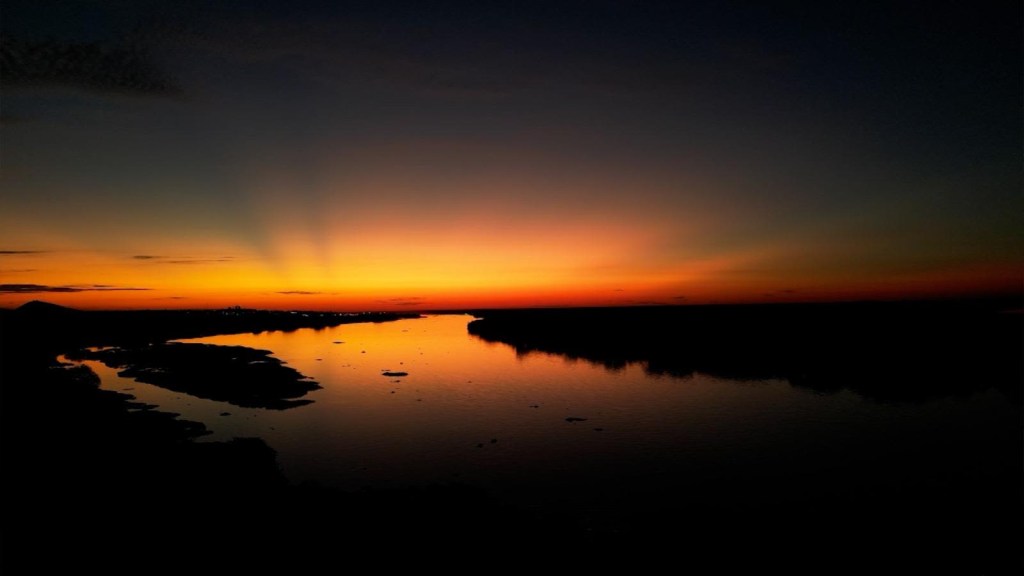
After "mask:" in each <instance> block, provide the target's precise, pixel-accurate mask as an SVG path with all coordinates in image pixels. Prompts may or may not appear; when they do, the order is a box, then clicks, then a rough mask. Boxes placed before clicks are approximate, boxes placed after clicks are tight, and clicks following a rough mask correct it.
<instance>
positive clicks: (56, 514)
mask: <svg viewBox="0 0 1024 576" xmlns="http://www.w3.org/2000/svg"><path fill="white" fill-rule="evenodd" d="M1009 307H1011V308H1012V307H1013V306H1012V303H1011V306H1009ZM1006 308H1007V305H1006V303H997V304H993V303H991V302H987V303H957V304H955V305H951V304H949V303H944V304H914V305H895V304H894V305H843V306H824V305H822V306H803V307H735V308H730V307H717V308H662V309H658V308H645V309H618V310H616V309H605V310H537V311H484V312H480V313H479V315H480V316H481V317H482V318H483V319H482V320H479V321H476V322H474V323H472V324H471V325H470V331H471V332H472V333H474V334H476V335H478V336H480V337H482V338H485V339H488V340H495V341H502V342H506V343H509V344H511V345H513V346H515V347H516V348H517V350H519V351H520V352H522V353H528V352H529V351H532V350H542V351H547V352H552V353H558V354H564V355H567V356H571V357H577V358H583V359H586V360H589V361H594V362H599V363H602V364H604V365H605V366H607V367H609V368H611V369H615V368H617V367H621V366H623V365H625V363H628V362H641V363H643V364H644V366H645V367H646V369H647V370H649V371H652V372H660V373H671V374H675V375H686V374H689V373H692V372H694V371H696V372H706V373H712V374H718V375H723V376H729V377H736V378H766V377H779V378H787V379H789V380H790V382H792V383H793V384H794V385H800V386H808V387H811V388H814V389H816V390H820V391H822V392H827V391H831V390H836V389H839V388H843V387H846V388H849V389H852V390H855V391H857V392H859V393H861V394H863V395H865V396H866V397H868V398H871V399H873V400H875V401H896V402H908V401H909V402H913V401H920V400H924V399H927V398H929V397H933V396H935V395H950V394H952V395H957V394H971V393H973V392H975V391H977V390H979V389H982V388H985V387H993V386H994V387H997V388H999V389H1000V390H1001V391H1002V392H1003V393H1005V394H1007V395H1009V396H1010V397H1012V398H1015V399H1016V400H1015V401H1016V402H1017V404H1018V405H1019V399H1020V387H1021V370H1022V361H1021V353H1022V352H1021V335H1022V332H1021V315H1020V314H1015V313H1005V312H1003V311H1004V310H1005V309H1006ZM104 314H106V315H104ZM396 317H397V316H387V315H381V316H374V317H338V316H336V315H317V314H309V315H307V316H301V315H285V314H279V313H265V314H264V313H243V312H240V311H236V313H234V314H233V313H230V312H202V313H165V312H154V313H103V314H101V313H80V312H75V311H69V310H67V309H60V308H54V307H49V306H46V305H42V304H38V305H34V306H30V307H27V308H26V309H24V310H21V311H18V312H6V313H4V315H3V316H0V337H2V348H0V351H2V356H0V383H2V397H0V402H2V403H0V407H2V437H0V439H2V444H0V448H2V453H0V455H2V467H0V469H2V471H3V474H4V482H3V485H2V486H3V487H2V494H3V509H2V512H0V514H2V517H3V520H2V523H3V533H2V537H3V539H2V551H0V553H2V557H0V558H2V568H3V573H5V574H6V573H11V574H15V573H26V572H28V573H36V572H46V571H48V570H47V569H48V568H56V567H63V568H64V569H67V568H68V567H75V568H77V569H84V568H86V567H89V568H94V567H95V568H99V569H101V570H103V571H104V572H106V573H118V572H123V573H129V572H130V573H136V572H139V571H148V570H149V569H150V568H151V567H154V566H159V567H161V568H165V569H168V570H170V569H176V570H182V571H186V572H200V573H205V572H210V571H213V570H225V569H228V570H232V571H237V570H244V569H253V568H255V569H259V570H261V572H265V571H269V570H273V569H280V570H287V571H288V572H289V573H312V572H314V571H315V572H317V573H319V572H323V571H325V570H330V571H342V570H346V571H347V570H360V569H365V567H366V566H372V567H374V569H375V570H389V569H398V568H406V569H408V568H426V567H431V568H440V569H446V570H450V571H460V572H461V571H467V572H468V571H472V572H474V573H477V572H481V571H489V570H492V569H495V568H496V569H498V570H501V569H502V568H513V567H517V568H525V569H545V570H546V569H570V570H574V571H587V572H591V571H596V572H598V573H605V572H608V571H611V570H615V571H624V570H629V571H630V573H640V572H646V571H651V570H654V569H655V568H656V567H659V568H663V567H665V566H667V567H668V568H669V569H672V570H673V571H681V572H697V573H709V572H713V573H731V572H735V571H737V570H741V569H746V570H752V569H756V570H759V571H762V570H765V569H768V568H778V569H779V570H780V571H783V572H805V573H844V572H846V573H858V574H862V573H895V572H909V573H955V574H962V573H971V574H995V573H1013V572H1014V570H1015V569H1018V568H1019V567H1020V563H1021V548H1020V546H1021V544H1020V542H1021V535H1022V519H1024V499H1022V488H1021V477H1022V467H1024V463H1022V459H1024V456H1022V455H1021V445H1022V441H1021V434H1022V433H1024V432H1022V431H1024V427H1021V426H1018V427H1017V433H1016V434H1015V435H1011V436H1009V437H1007V438H1006V441H1005V442H1003V443H1001V444H999V445H989V446H970V445H968V446H950V447H949V448H951V452H956V453H957V454H964V453H971V454H974V453H976V454H977V462H978V463H980V464H983V466H979V467H976V468H975V467H971V466H966V467H965V466H961V465H960V464H958V465H957V466H954V467H952V468H950V469H949V470H948V474H946V475H944V476H943V477H938V478H933V479H928V481H927V482H924V483H921V484H915V485H906V484H905V483H899V482H896V483H891V484H886V483H884V482H882V483H878V484H877V488H876V487H875V484H872V482H876V481H877V480H878V479H877V478H873V477H870V475H869V474H868V473H866V472H864V471H858V470H857V469H842V471H841V474H842V476H841V477H842V481H841V482H839V483H838V484H837V483H836V482H835V480H836V478H840V476H839V474H840V473H838V472H837V473H836V475H834V476H830V475H829V474H821V473H820V471H821V468H820V467H810V468H801V467H799V466H790V465H789V464H787V463H780V462H766V466H767V467H768V468H769V469H771V470H778V471H780V472H779V474H778V475H777V476H778V477H777V478H775V479H774V480H773V479H771V475H770V474H769V475H763V476H762V477H760V478H758V480H757V482H756V484H755V483H754V482H753V481H752V480H750V479H747V478H743V477H736V476H734V475H730V474H729V473H728V471H727V470H723V471H722V478H721V481H720V482H716V483H713V484H706V485H701V486H699V487H698V488H699V491H700V493H699V494H694V495H693V498H690V499H689V500H688V501H689V502H690V503H691V504H690V505H688V506H687V507H685V508H678V507H666V506H664V505H663V504H662V503H660V502H659V501H658V500H657V499H656V498H653V497H652V499H651V500H650V501H648V502H646V503H645V504H644V505H642V506H638V507H637V509H635V510H634V511H633V512H631V513H630V517H629V518H625V519H623V520H624V521H623V522H617V523H615V524H614V525H602V524H595V523H594V522H592V521H590V520H589V519H588V518H587V517H586V516H585V515H581V514H579V513H578V511H573V510H571V509H569V508H558V507H557V506H554V507H552V506H547V507H544V508H532V507H522V506H519V507H513V506H510V505H508V504H506V503H503V502H499V501H495V500H493V499H492V498H491V497H490V496H489V495H488V494H486V493H484V492H482V491H478V490H476V489H475V488H473V487H468V486H458V485H447V486H431V487H423V488H421V489H416V490H401V491H381V490H372V489H367V490H364V491H359V492H354V493H346V492H339V491H335V490H330V489H326V488H320V487H317V486H308V485H303V486H296V485H293V484H290V483H289V482H288V480H287V479H286V478H284V477H283V475H282V474H281V473H280V471H279V469H278V467H277V463H276V460H275V455H274V452H273V450H272V449H271V448H270V447H268V446H267V445H266V444H265V443H264V442H263V441H261V440H259V439H239V440H235V441H233V442H227V443H205V442H203V443H199V442H193V441H192V440H193V439H195V438H196V437H198V436H200V435H202V434H203V433H204V432H205V430H204V428H203V426H202V425H201V424H197V423H189V422H183V421H181V420H178V419H176V418H174V417H173V415H167V414H163V413H159V412H155V411H153V410H147V409H145V408H146V407H143V406H138V405H136V404H134V403H133V402H132V399H131V398H130V397H129V396H126V395H124V394H119V393H115V392H106V391H102V390H100V389H99V388H98V387H97V379H96V376H95V375H94V374H92V373H91V372H90V371H88V370H86V369H83V368H74V367H69V366H64V365H60V364H58V363H56V356H57V354H61V353H67V352H71V351H73V350H79V349H81V348H82V347H85V346H117V347H118V348H117V349H116V350H115V351H113V352H110V354H112V355H114V356H125V357H120V358H113V359H109V360H111V362H113V363H115V364H124V365H129V366H131V365H135V366H137V367H138V366H149V367H151V368H152V367H153V366H158V367H159V366H172V367H177V368H181V367H182V366H187V365H188V364H189V361H187V360H181V359H175V358H173V357H174V356H175V355H176V354H178V353H179V352H181V351H180V350H175V349H174V347H175V346H180V345H165V344H162V343H163V342H165V341H166V340H167V339H170V338H186V337H195V336H202V335H210V334H216V333H232V332H243V331H245V332H248V331H258V330H271V329H295V328H299V327H305V326H310V327H317V326H328V325H333V324H336V323H341V322H344V321H349V322H355V321H384V320H390V319H393V318H396ZM666 330H667V332H666ZM665 334H669V335H670V336H669V337H666V336H665ZM150 344H152V346H150ZM168 346H169V347H170V348H168ZM125 350H130V352H125ZM246 350H248V349H246ZM199 353H200V354H202V353H204V352H199ZM249 353H255V354H257V356H258V355H259V351H249V352H248V353H245V354H249ZM147 354H149V355H152V356H154V357H147V358H143V359H140V358H139V356H140V355H143V356H145V355H147ZM245 354H243V355H242V357H247V356H245ZM169 357H170V359H169ZM231 357H239V356H238V355H235V354H232V355H231ZM188 358H194V356H192V355H191V353H190V354H189V355H188ZM249 360H252V358H249ZM257 361H258V359H257ZM245 364H246V365H249V364H251V362H249V361H246V362H245ZM224 370H226V372H224V373H221V374H217V375H216V377H214V378H212V379H211V380H210V382H208V384H213V385H215V384H216V383H217V382H223V381H225V380H227V379H230V373H231V370H232V369H231V368H230V366H229V367H227V368H224ZM274 370H276V369H274ZM164 372H165V370H163V369H156V370H154V371H153V374H157V375H159V374H162V373H164ZM184 374H185V376H186V379H187V378H188V377H190V376H189V375H190V374H191V377H195V378H197V381H200V382H201V381H203V379H204V378H207V377H208V376H209V371H206V372H204V373H202V374H199V373H188V372H186V373H184ZM292 376H294V375H292ZM158 377H160V376H158ZM293 380H294V381H295V382H301V381H302V379H301V378H298V379H293ZM188 386H192V387H195V386H199V385H198V384H196V381H193V382H191V383H189V384H188ZM200 387H205V386H200ZM190 393H191V392H190ZM297 398H301V396H299V397H297ZM293 399H294V398H293ZM969 441H970V439H969V438H965V440H964V442H969ZM841 449H842V447H837V451H841ZM933 452H934V453H933ZM905 456H906V458H904V459H903V461H898V460H897V459H895V458H894V459H893V460H892V461H883V462H880V463H879V464H878V466H877V467H875V468H874V469H880V470H886V469H891V470H893V471H894V474H896V473H899V471H900V470H904V469H906V466H907V465H908V464H907V461H908V459H909V461H910V462H911V465H915V462H918V461H919V462H922V463H923V462H926V461H928V462H931V461H936V460H940V459H942V458H943V457H944V454H943V453H941V451H932V452H928V453H926V454H907V455H905ZM886 458H893V457H892V455H889V456H886ZM915 459H916V460H915ZM840 465H841V463H840ZM808 471H811V472H816V473H817V475H815V474H809V473H807V472H808ZM862 483H863V484H864V485H867V486H870V488H868V489H857V488H858V487H860V486H861V484H862ZM694 489H695V488H694V487H693V486H688V485H686V486H680V490H694ZM666 562H667V563H668V564H666Z"/></svg>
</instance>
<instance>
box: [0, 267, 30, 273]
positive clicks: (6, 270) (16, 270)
mask: <svg viewBox="0 0 1024 576" xmlns="http://www.w3.org/2000/svg"><path fill="white" fill-rule="evenodd" d="M38 271H39V269H38V268H4V269H3V270H0V274H22V273H25V272H38Z"/></svg>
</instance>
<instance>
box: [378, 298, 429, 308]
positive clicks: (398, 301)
mask: <svg viewBox="0 0 1024 576" xmlns="http://www.w3.org/2000/svg"><path fill="white" fill-rule="evenodd" d="M426 300H427V299H426V298H423V297H420V296H408V297H405V298H386V299H384V300H377V302H380V303H381V304H390V305H392V306H419V305H420V304H423V303H424V302H426Z"/></svg>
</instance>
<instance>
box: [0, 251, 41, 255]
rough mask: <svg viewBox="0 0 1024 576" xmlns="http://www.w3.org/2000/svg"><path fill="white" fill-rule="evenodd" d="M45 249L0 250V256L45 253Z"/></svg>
mask: <svg viewBox="0 0 1024 576" xmlns="http://www.w3.org/2000/svg"><path fill="white" fill-rule="evenodd" d="M45 253H46V250H0V256H17V255H19V254H45Z"/></svg>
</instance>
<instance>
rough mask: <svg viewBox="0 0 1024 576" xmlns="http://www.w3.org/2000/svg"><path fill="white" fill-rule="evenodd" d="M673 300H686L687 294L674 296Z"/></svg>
mask: <svg viewBox="0 0 1024 576" xmlns="http://www.w3.org/2000/svg"><path fill="white" fill-rule="evenodd" d="M672 299H673V300H686V296H673V297H672Z"/></svg>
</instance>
